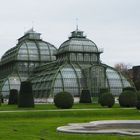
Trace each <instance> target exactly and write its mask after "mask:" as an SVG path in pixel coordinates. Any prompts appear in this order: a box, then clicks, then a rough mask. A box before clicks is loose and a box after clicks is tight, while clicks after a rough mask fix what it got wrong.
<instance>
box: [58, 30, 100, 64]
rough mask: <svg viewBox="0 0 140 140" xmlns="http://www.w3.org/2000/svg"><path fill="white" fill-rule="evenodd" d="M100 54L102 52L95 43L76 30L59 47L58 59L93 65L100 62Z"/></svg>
mask: <svg viewBox="0 0 140 140" xmlns="http://www.w3.org/2000/svg"><path fill="white" fill-rule="evenodd" d="M100 53H102V51H101V50H99V49H98V48H97V46H96V44H95V43H94V42H93V41H91V40H89V39H87V38H86V36H84V35H83V32H82V31H79V30H76V31H73V32H72V34H71V36H70V37H69V39H68V40H67V41H65V42H64V43H62V45H61V46H60V47H59V49H58V53H57V59H59V60H60V61H65V60H69V61H75V62H86V63H93V62H99V61H100Z"/></svg>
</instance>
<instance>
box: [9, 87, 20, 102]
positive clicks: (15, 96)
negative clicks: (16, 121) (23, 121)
mask: <svg viewBox="0 0 140 140" xmlns="http://www.w3.org/2000/svg"><path fill="white" fill-rule="evenodd" d="M17 103H18V90H17V89H11V90H10V94H9V101H8V104H9V105H12V104H17Z"/></svg>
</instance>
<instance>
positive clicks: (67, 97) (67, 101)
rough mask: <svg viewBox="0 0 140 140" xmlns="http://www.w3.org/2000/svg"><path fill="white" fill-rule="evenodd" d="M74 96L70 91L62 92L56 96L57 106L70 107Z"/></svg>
mask: <svg viewBox="0 0 140 140" xmlns="http://www.w3.org/2000/svg"><path fill="white" fill-rule="evenodd" d="M73 102H74V99H73V96H72V95H71V94H70V93H68V92H60V93H57V94H56V95H55V96H54V103H55V106H56V107H58V108H63V109H68V108H72V106H73Z"/></svg>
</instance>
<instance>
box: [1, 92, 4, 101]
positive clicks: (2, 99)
mask: <svg viewBox="0 0 140 140" xmlns="http://www.w3.org/2000/svg"><path fill="white" fill-rule="evenodd" d="M0 103H4V98H3V95H2V94H0Z"/></svg>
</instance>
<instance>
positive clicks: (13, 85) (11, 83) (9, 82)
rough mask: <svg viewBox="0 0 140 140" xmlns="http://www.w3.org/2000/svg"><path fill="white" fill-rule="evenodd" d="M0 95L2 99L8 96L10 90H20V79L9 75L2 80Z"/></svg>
mask: <svg viewBox="0 0 140 140" xmlns="http://www.w3.org/2000/svg"><path fill="white" fill-rule="evenodd" d="M1 85H2V86H1V94H2V95H3V96H4V97H7V96H8V95H9V92H10V89H17V90H18V91H19V90H20V78H19V77H18V76H16V75H13V76H12V75H11V76H9V77H7V78H6V79H4V80H3V81H2V83H1Z"/></svg>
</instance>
